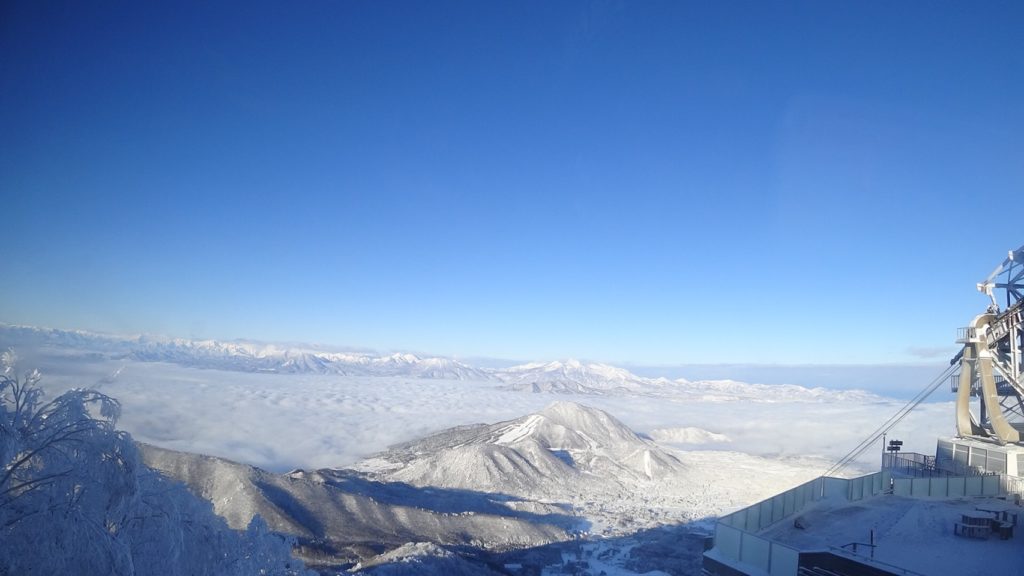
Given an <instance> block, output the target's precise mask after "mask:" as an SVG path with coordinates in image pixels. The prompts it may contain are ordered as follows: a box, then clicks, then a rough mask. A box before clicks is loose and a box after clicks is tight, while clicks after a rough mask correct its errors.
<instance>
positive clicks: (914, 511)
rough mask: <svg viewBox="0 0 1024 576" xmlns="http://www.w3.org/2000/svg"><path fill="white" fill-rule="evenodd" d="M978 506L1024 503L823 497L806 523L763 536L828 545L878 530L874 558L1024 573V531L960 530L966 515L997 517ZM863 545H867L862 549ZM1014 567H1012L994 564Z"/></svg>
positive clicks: (936, 568)
mask: <svg viewBox="0 0 1024 576" xmlns="http://www.w3.org/2000/svg"><path fill="white" fill-rule="evenodd" d="M978 508H984V509H993V510H1003V509H1008V510H1011V511H1013V512H1018V511H1020V508H1019V507H1017V506H1014V505H1012V504H1008V503H1007V502H1006V501H1005V500H998V499H993V498H955V499H938V498H935V499H930V498H909V497H901V496H894V495H883V496H877V497H875V498H868V499H865V500H862V501H859V502H854V503H847V502H843V503H842V504H838V505H837V503H836V502H834V501H831V500H823V501H821V502H819V503H817V504H816V505H815V506H814V507H812V508H810V509H807V510H805V511H804V512H802V513H801V526H803V528H796V527H795V526H794V523H793V522H780V523H778V524H776V525H774V526H772V527H770V528H768V529H766V530H765V531H764V532H762V535H763V536H765V537H767V538H771V539H774V540H777V541H780V542H782V543H785V544H789V545H791V546H794V547H796V548H799V549H802V550H812V549H820V550H824V549H828V548H829V547H830V546H844V545H847V544H850V543H852V542H860V543H866V542H868V541H869V540H870V538H871V533H870V531H871V530H873V531H874V538H875V544H876V545H877V547H876V548H875V553H874V559H875V560H878V561H880V562H885V563H887V564H891V565H895V566H899V567H902V568H905V569H908V570H913V571H914V572H916V573H920V574H959V575H963V576H975V575H977V576H982V575H985V574H994V573H1000V574H1024V568H1021V567H1020V559H1021V556H1022V554H1024V534H1021V533H1020V531H1019V530H1015V533H1014V535H1013V537H1012V538H1011V539H1009V540H1001V539H999V537H998V536H994V535H993V536H990V537H988V538H984V539H977V538H965V537H962V536H957V535H955V534H954V524H955V523H957V522H959V521H960V520H961V515H964V514H966V515H970V516H983V517H988V516H991V514H990V513H988V512H979V511H978ZM862 550H863V549H862ZM997 566H998V567H1008V566H1012V567H1014V570H1013V571H1012V572H1005V571H1003V572H999V570H996V571H993V567H997Z"/></svg>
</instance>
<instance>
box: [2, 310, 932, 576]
mask: <svg viewBox="0 0 1024 576" xmlns="http://www.w3.org/2000/svg"><path fill="white" fill-rule="evenodd" d="M8 346H13V347H15V348H16V350H17V352H18V353H19V356H20V357H21V358H22V362H21V366H22V368H23V369H28V368H39V369H40V370H41V371H42V372H43V375H44V377H43V380H42V382H41V384H42V386H43V388H44V389H45V390H47V391H48V393H50V394H56V393H58V392H60V391H63V390H66V389H69V388H83V387H85V388H96V389H98V390H100V391H102V392H103V393H105V394H108V395H110V396H112V397H114V398H116V399H118V400H119V401H120V402H121V404H122V406H123V410H122V418H121V420H120V421H119V427H120V428H122V429H124V430H126V431H127V432H129V433H131V434H132V436H133V437H134V438H135V439H136V440H137V441H140V442H144V443H147V444H151V445H153V446H156V447H159V448H165V449H170V450H175V451H180V452H186V453H195V454H207V455H211V456H216V457H220V458H225V459H228V460H231V461H234V462H237V463H240V464H243V465H250V466H256V467H259V468H262V469H264V470H266V471H267V472H266V473H264V472H260V471H256V470H252V469H251V468H249V466H239V465H235V464H233V463H231V462H227V463H219V462H217V461H214V460H211V459H205V460H203V459H201V458H199V457H196V456H192V455H189V454H173V453H163V452H159V451H156V450H148V451H147V459H148V460H147V461H148V462H149V463H150V465H154V466H157V467H158V468H160V469H162V470H165V471H168V472H169V473H171V474H172V475H174V476H177V477H179V478H180V479H182V480H185V481H187V482H188V483H189V484H190V485H192V486H193V488H194V489H197V491H199V492H202V493H203V495H204V496H206V497H207V498H210V499H211V500H212V501H213V502H214V507H215V509H216V510H217V511H218V513H220V514H223V515H225V517H227V518H228V520H229V524H232V525H233V526H241V525H244V523H245V522H247V521H248V518H249V517H251V515H252V514H253V513H256V512H259V513H260V514H261V515H262V516H264V517H267V518H269V521H270V523H271V526H272V527H275V529H281V530H286V531H290V532H291V533H295V534H298V535H300V536H303V535H304V536H307V537H308V538H309V540H310V541H311V542H314V544H315V541H317V540H318V539H320V540H324V541H331V542H333V544H332V545H335V544H337V545H341V544H349V545H351V544H352V543H353V541H354V540H353V539H354V538H355V537H356V534H355V533H354V532H353V530H355V528H354V527H358V526H366V527H372V526H374V525H377V526H378V527H379V528H380V529H381V530H382V531H381V534H382V536H381V539H384V536H383V534H390V536H388V538H387V542H383V540H382V543H384V544H386V546H384V548H385V549H383V550H380V549H371V548H372V547H371V548H366V549H365V550H363V549H352V550H350V552H351V553H350V554H349V556H348V557H349V558H359V561H361V562H363V565H364V566H365V567H368V570H369V571H370V572H373V571H374V570H383V572H381V573H392V572H388V571H387V570H390V569H387V570H385V568H386V566H390V565H387V564H382V562H384V560H386V558H385V559H377V560H374V557H375V556H374V554H379V553H381V552H386V551H387V550H393V549H395V547H396V546H398V545H400V544H402V543H404V542H419V541H430V542H434V543H435V544H437V543H440V544H445V545H448V544H452V545H461V544H465V543H470V544H473V545H478V546H482V547H483V548H485V549H488V550H496V549H501V548H502V547H503V546H506V545H511V543H513V542H519V543H520V544H519V545H525V544H531V545H532V546H534V548H533V550H534V552H531V553H530V554H535V555H540V556H541V557H542V558H541V559H540V560H538V559H537V558H532V559H531V560H529V561H531V562H541V565H543V562H546V561H548V560H550V557H551V555H553V557H555V558H556V562H562V564H561V565H562V566H563V567H569V568H565V569H567V570H568V569H572V568H571V566H575V565H576V564H574V563H578V562H586V563H587V565H588V566H590V567H591V568H590V569H588V570H587V571H584V572H583V573H590V572H591V571H593V568H594V567H601V569H602V570H604V571H605V572H607V573H608V574H613V573H620V574H630V573H633V572H632V571H633V570H635V571H637V573H644V572H648V571H649V570H653V569H656V568H659V567H663V564H658V563H653V564H652V563H650V562H646V561H645V558H660V559H663V558H664V557H668V556H672V555H676V556H678V558H676V560H678V561H679V562H680V563H681V564H680V565H681V566H683V568H680V569H678V570H675V571H673V573H686V571H687V570H688V569H689V568H687V567H690V568H692V567H693V566H695V565H696V564H694V562H695V561H696V562H699V555H700V545H701V543H700V542H699V540H694V541H689V540H687V541H688V542H689V544H688V545H687V546H686V547H680V546H679V545H678V543H679V542H680V541H681V539H683V540H686V539H687V538H689V536H688V534H689V533H691V532H692V531H693V530H695V529H696V530H698V531H699V530H701V529H702V528H704V527H707V526H708V522H709V520H710V519H712V518H714V517H715V516H716V515H718V514H721V513H723V512H728V511H731V510H734V509H737V508H740V507H743V506H746V505H749V504H751V503H753V502H755V501H757V500H760V499H762V498H765V497H768V496H770V495H772V494H775V493H777V492H780V491H782V490H785V489H788V488H790V487H792V486H794V485H797V484H799V483H801V482H803V481H805V480H808V479H810V478H812V477H815V476H818V475H820V474H821V473H823V472H824V471H825V470H826V469H827V468H828V467H829V465H830V463H831V462H832V461H834V460H836V459H838V458H839V457H841V456H843V455H844V454H845V453H846V452H847V451H848V450H849V449H850V448H851V447H853V446H855V445H857V444H858V443H859V442H860V441H861V440H862V439H863V438H864V437H865V436H867V435H868V434H869V433H870V432H871V431H872V430H874V429H875V427H876V426H877V425H878V423H879V422H881V421H884V420H885V419H886V418H887V417H888V416H889V415H891V414H892V413H894V412H896V411H897V410H898V409H899V408H900V407H901V406H902V405H903V402H902V401H897V400H891V399H886V398H882V397H879V396H876V395H873V394H870V393H866V392H862V391H835V390H825V389H808V388H803V387H799V386H765V385H757V384H746V383H742V382H735V381H708V382H700V381H696V382H694V381H687V380H682V379H680V380H668V379H664V378H657V379H652V378H643V377H639V376H636V375H633V374H631V373H629V372H628V371H626V370H623V369H620V368H615V367H612V366H608V365H601V364H587V363H582V362H577V361H566V362H548V363H535V364H528V365H523V366H517V367H513V368H509V369H503V370H488V369H478V368H474V367H472V366H468V365H466V364H462V363H457V362H454V361H449V360H446V359H436V358H421V357H418V356H414V355H405V354H396V355H388V356H374V355H371V354H367V353H350V352H323V351H320V350H319V349H316V348H310V349H305V348H292V347H286V346H273V345H262V344H250V343H237V344H235V343H229V344H225V343H219V342H210V341H202V342H193V341H182V340H173V341H163V340H153V339H149V338H121V337H110V336H102V335H95V334H90V333H82V332H68V331H54V330H40V329H34V328H24V327H11V326H4V325H0V347H3V348H6V347H8ZM924 384H925V383H922V386H923V385H924ZM951 414H952V408H951V403H948V402H938V403H933V404H925V405H923V406H922V407H921V408H919V409H918V410H917V411H915V412H914V413H913V414H911V416H910V417H908V418H907V419H905V420H904V421H903V422H902V423H901V424H900V426H899V427H898V428H897V429H896V430H895V431H894V433H893V434H891V437H892V436H898V437H904V438H906V439H907V440H908V442H907V443H906V445H905V446H904V448H905V449H906V450H908V451H918V452H925V453H929V452H931V451H932V450H933V449H934V446H932V445H921V446H917V445H914V444H912V442H911V440H913V439H915V438H918V439H927V438H934V437H936V436H937V435H942V434H945V433H947V432H948V431H949V430H948V429H949V428H950V425H951V424H950V420H951V417H950V415H951ZM389 447H390V449H389ZM858 464H859V465H860V466H861V469H864V470H866V469H871V468H874V467H877V454H869V455H867V456H866V457H865V458H864V459H863V460H862V461H860V462H859V463H858ZM297 469H301V470H297ZM289 470H295V471H294V472H293V473H290V474H283V473H284V472H287V471H289ZM366 482H369V483H371V484H365V485H364V483H366ZM365 486H375V487H377V488H373V489H372V490H377V489H381V490H384V492H385V493H388V494H391V497H392V501H388V502H383V501H380V496H379V495H374V494H373V493H364V492H365V491H364V492H359V493H355V492H352V490H354V489H355V487H364V488H365ZM402 486H406V487H407V488H401V487H402ZM364 488H360V490H363V489H364ZM367 490H369V489H367ZM431 490H441V491H444V492H439V494H442V493H443V494H445V497H446V498H447V499H448V500H446V502H448V503H447V504H445V506H447V508H444V507H442V508H437V507H435V508H429V507H427V508H424V506H423V502H425V501H429V500H430V498H431V497H430V494H431ZM371 492H372V491H371ZM488 494H491V495H494V497H493V498H491V497H487V496H484V497H483V500H480V498H481V495H488ZM282 499H283V500H282ZM464 501H465V502H469V503H470V507H469V508H468V509H466V510H462V509H461V508H460V506H462V505H463V504H464V503H465V502H464ZM327 502H330V504H329V505H328V506H326V507H324V510H327V509H330V510H335V511H336V512H337V514H336V515H335V516H337V515H341V516H338V517H337V518H335V517H333V516H332V517H331V519H329V520H316V518H319V516H318V514H319V511H318V510H317V507H318V506H321V507H323V506H325V503H327ZM460 510H462V511H460ZM310 511H313V512H312V513H310ZM566 515H567V516H569V517H575V518H576V519H577V521H571V522H569V521H566V520H565V516H566ZM275 518H276V520H275ZM339 518H341V519H342V520H339ZM524 518H525V519H526V520H524ZM531 518H532V519H534V520H531ZM310 519H313V521H312V524H310ZM275 522H276V525H275ZM338 522H340V524H338V526H339V527H346V526H347V527H349V528H352V530H348V532H346V533H345V534H347V535H343V536H344V537H340V536H339V537H338V538H335V539H334V540H331V537H329V536H328V535H327V533H328V532H330V531H331V530H333V528H331V529H329V528H330V526H332V525H333V523H338ZM382 522H383V524H382ZM534 523H536V526H532V525H531V524H534ZM310 526H313V527H314V528H313V529H310ZM501 526H507V527H509V528H508V529H505V528H500V527H501ZM513 527H514V529H513ZM367 529H369V528H367ZM509 529H512V531H511V532H509V531H508V530H509ZM338 530H339V531H342V532H344V530H341V528H339V529H338ZM466 530H477V531H479V537H475V536H474V534H469V533H467V532H466ZM663 530H667V531H668V532H663ZM506 532H507V534H508V535H507V536H501V535H500V534H504V533H506ZM349 533H351V534H349ZM571 534H575V535H576V537H577V538H579V537H582V538H583V540H578V541H577V542H576V543H575V544H574V546H575V548H573V549H572V550H571V554H569V555H570V556H573V555H574V556H573V557H574V558H575V559H572V558H569V557H568V556H566V557H565V558H563V559H562V560H558V558H561V557H562V556H561V555H564V554H568V552H566V550H569V548H558V549H553V550H547V549H545V548H544V547H545V546H549V545H554V544H548V543H551V542H555V543H557V541H559V540H564V539H566V538H569V537H570V536H569V535H571ZM560 535H561V536H560ZM593 538H597V540H593ZM488 540H489V541H488ZM559 546H565V545H564V544H563V545H559ZM506 547H507V546H506ZM424 549H432V548H430V547H426V548H424ZM414 550H417V551H418V552H417V554H419V552H422V550H420V549H419V548H414ZM414 556H416V554H414ZM695 559H696V560H695ZM436 561H437V562H441V563H442V564H444V563H445V562H448V560H445V559H444V558H440V559H437V560H436ZM522 561H523V558H522V557H520V556H515V557H511V558H510V562H511V563H512V564H516V563H520V562H522ZM403 562H404V561H403ZM431 562H434V561H433V560H432V561H431ZM452 562H456V561H455V560H452ZM458 562H461V560H459V561H458ZM458 562H456V563H458ZM413 564H415V562H414V563H413ZM371 566H373V567H371ZM578 567H579V566H577V568H578ZM439 570H440V568H439ZM599 572H600V570H598V571H593V573H595V574H596V573H599Z"/></svg>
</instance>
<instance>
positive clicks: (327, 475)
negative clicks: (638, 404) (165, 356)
mask: <svg viewBox="0 0 1024 576" xmlns="http://www.w3.org/2000/svg"><path fill="white" fill-rule="evenodd" d="M140 448H141V451H142V455H143V459H144V461H145V463H146V464H147V465H148V466H150V467H151V468H154V469H156V470H159V471H161V472H163V473H164V474H167V475H168V476H170V477H172V478H175V479H177V480H179V481H182V482H184V483H185V484H186V485H187V486H188V487H189V488H190V490H192V491H193V492H195V493H196V494H197V495H199V496H201V497H203V498H205V499H207V500H209V501H211V502H212V503H213V506H214V511H215V512H216V513H217V514H218V515H220V516H223V517H224V518H225V519H226V520H227V522H228V525H229V526H231V527H232V528H235V529H244V528H245V527H246V526H248V524H249V522H250V520H252V518H253V516H254V515H256V514H259V515H260V516H261V517H262V518H263V519H264V520H265V521H266V522H267V524H268V525H269V526H270V527H271V528H272V529H273V530H275V531H278V532H283V533H287V534H291V535H294V536H296V537H297V538H298V540H299V543H300V544H301V545H302V547H301V549H300V556H301V557H302V559H303V560H304V561H306V562H307V564H308V565H310V566H316V565H320V566H342V565H351V564H353V563H356V562H362V561H366V560H368V559H371V558H373V557H374V556H376V555H377V554H378V553H379V552H381V551H382V550H390V549H394V548H397V547H399V546H402V545H403V544H405V543H407V542H423V541H427V542H432V543H435V544H441V545H450V546H473V547H477V548H482V549H486V550H496V551H501V550H508V549H518V548H525V547H530V546H538V545H543V544H548V543H551V542H558V541H563V540H566V539H568V538H569V535H568V532H567V528H569V527H570V526H572V525H573V524H574V523H575V520H574V519H573V518H571V517H569V516H566V515H564V514H562V513H561V512H562V511H561V510H560V509H559V508H557V507H555V506H547V505H543V504H536V506H535V507H534V509H535V513H524V512H520V511H517V510H515V509H512V508H509V507H507V506H505V505H504V504H503V503H502V502H500V501H498V500H496V499H495V498H494V497H493V496H489V495H487V494H480V493H467V492H450V491H443V490H431V491H424V490H419V489H415V488H412V487H410V486H407V485H402V484H390V483H382V482H374V481H371V480H367V479H366V478H365V477H364V476H362V475H359V474H355V473H353V472H351V471H341V470H331V471H321V472H304V471H301V470H296V471H294V472H292V473H290V474H272V473H269V472H266V471H264V470H260V469H259V468H255V467H252V466H248V465H245V464H238V463H235V462H231V461H229V460H224V459H221V458H215V457H212V456H204V455H200V454H190V453H186V452H176V451H172V450H165V449H162V448H157V447H155V446H148V445H140Z"/></svg>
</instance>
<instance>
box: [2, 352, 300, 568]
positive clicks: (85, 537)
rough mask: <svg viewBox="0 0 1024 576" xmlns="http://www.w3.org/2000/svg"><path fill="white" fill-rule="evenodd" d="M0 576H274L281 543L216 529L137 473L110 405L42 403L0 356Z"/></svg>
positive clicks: (69, 398) (199, 504) (146, 473)
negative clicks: (9, 575) (21, 575)
mask: <svg viewBox="0 0 1024 576" xmlns="http://www.w3.org/2000/svg"><path fill="white" fill-rule="evenodd" d="M0 366H2V371H3V373H2V375H0V543H2V545H0V575H4V574H82V575H90V574H97V575H99V574H103V575H108V574H110V575H134V574H147V575H148V574H153V575H165V574H166V575H186V574H187V575H200V574H211V575H213V574H217V575H222V574H223V575H239V576H241V575H246V576H249V575H252V574H266V575H286V574H298V573H302V572H305V569H304V568H303V567H302V565H301V563H299V562H298V561H296V560H294V559H292V557H291V544H292V542H291V541H290V540H288V539H286V538H284V537H282V536H280V535H277V534H273V533H271V532H270V531H269V530H268V529H267V527H266V524H265V523H264V522H263V521H262V519H260V518H258V517H257V518H255V519H254V521H253V524H252V525H251V526H250V528H249V530H246V531H244V532H238V531H234V530H231V529H230V528H228V526H227V524H226V523H225V522H224V520H223V519H222V518H220V517H218V516H216V515H215V514H214V513H213V510H212V507H211V506H210V504H209V503H208V502H205V501H203V500H201V499H199V498H198V497H196V496H194V495H193V494H192V493H190V492H189V491H188V490H187V489H185V487H184V486H182V485H181V484H178V483H176V482H173V481H171V480H168V479H167V478H165V477H163V476H162V475H160V474H159V473H157V472H155V471H153V470H151V469H149V468H147V467H146V466H145V465H144V464H143V463H142V460H141V458H140V456H139V453H138V450H137V449H136V447H135V444H134V442H133V441H132V439H131V437H130V436H129V435H128V434H127V433H125V432H121V431H118V430H117V429H116V423H117V418H118V416H119V415H120V404H119V403H118V402H117V401H116V400H115V399H113V398H111V397H109V396H106V395H104V394H102V393H99V392H96V391H94V390H83V389H74V390H69V391H67V392H65V393H64V394H61V395H60V396H58V397H56V398H54V399H53V400H50V401H44V398H43V395H42V392H41V390H40V389H39V388H38V387H37V386H36V384H37V382H38V381H39V378H40V375H39V372H38V371H32V372H29V373H25V374H22V375H19V374H18V373H17V372H16V370H15V357H14V354H13V353H12V352H10V351H8V352H5V353H3V354H2V355H0Z"/></svg>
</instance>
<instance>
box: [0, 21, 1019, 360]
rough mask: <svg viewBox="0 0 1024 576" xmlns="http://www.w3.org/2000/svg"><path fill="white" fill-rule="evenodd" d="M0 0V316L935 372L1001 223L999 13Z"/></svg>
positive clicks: (479, 350) (385, 346)
mask: <svg viewBox="0 0 1024 576" xmlns="http://www.w3.org/2000/svg"><path fill="white" fill-rule="evenodd" d="M0 11H2V12H0V54H2V58H0V199H2V206H3V210H2V214H3V222H4V240H3V242H2V245H0V260H2V261H3V262H4V274H2V275H0V321H4V322H11V323H24V324H36V325H47V326H54V327H65V328H86V329H93V330H101V331H113V332H140V331H141V332H151V333H159V334H166V335H174V336H192V337H212V338H240V337H244V338H254V339H263V340H292V341H307V342H321V343H331V344H337V345H351V346H365V347H370V348H376V349H380V350H395V349H401V350H413V351H420V352H427V353H433V354H444V355H455V356H460V357H468V356H488V357H499V358H516V359H549V358H564V357H569V356H573V357H581V358H589V359H595V360H603V361H610V362H629V363H635V364H692V363H783V364H785V363H825V364H827V363H862V364H871V363H888V362H918V361H925V360H927V361H935V358H938V361H941V360H942V359H943V358H945V357H948V354H951V353H952V352H955V350H954V344H953V343H952V342H953V339H954V338H955V329H956V328H957V327H958V326H961V325H966V324H967V322H968V321H969V320H970V319H971V317H972V316H973V315H974V314H975V313H978V312H980V311H981V310H982V309H983V308H984V306H985V304H986V301H985V299H984V297H982V296H981V295H980V294H977V293H975V292H974V283H975V282H977V281H978V280H981V279H982V278H984V277H985V276H986V275H987V274H988V272H989V271H991V269H992V268H994V267H995V266H996V265H997V264H998V263H999V262H1000V261H1001V260H1002V258H1003V257H1005V254H1006V251H1007V250H1010V249H1012V248H1016V247H1018V246H1020V245H1021V244H1024V234H1022V232H1021V229H1020V226H1019V220H1018V219H1017V218H1016V217H1013V216H1012V214H1014V213H1016V210H1017V209H1018V208H1019V203H1020V198H1021V195H1022V193H1024V157H1022V155H1024V106H1021V102H1024V42H1022V41H1021V36H1020V30H1021V26H1022V24H1024V7H1022V5H1021V4H1019V3H1014V2H1006V3H998V2H986V3H972V4H966V3H960V4H954V3H945V2H899V3H891V2H856V3H853V2H850V3H838V2H806V3H771V4H769V3H759V2H721V3H717V2H716V3H710V2H664V3H662V2H642V3H636V2H633V3H617V2H595V3H580V2H536V3H533V2H525V3H522V2H514V3H513V2H469V1H467V2H408V3H406V2H330V3H327V2H325V3H315V2H310V3H303V4H292V3H280V2H271V3H259V2H244V3H217V4H216V5H206V3H195V4H193V5H191V6H188V5H187V3H166V4H165V3H158V2H141V3H140V2H134V3H133V2H123V3H121V2H110V3H101V4H83V3H73V2H72V3H66V4H61V3H49V2H42V3H40V2H5V3H4V4H3V6H2V7H0Z"/></svg>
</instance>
